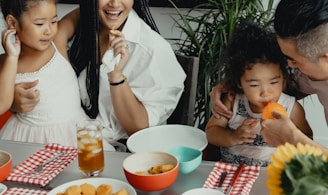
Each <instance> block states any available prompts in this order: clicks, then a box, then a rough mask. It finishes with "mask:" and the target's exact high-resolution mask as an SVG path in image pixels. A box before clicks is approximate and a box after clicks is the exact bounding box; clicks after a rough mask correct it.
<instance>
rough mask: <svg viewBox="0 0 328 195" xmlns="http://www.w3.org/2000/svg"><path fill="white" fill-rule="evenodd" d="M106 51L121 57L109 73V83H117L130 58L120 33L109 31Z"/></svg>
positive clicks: (127, 47)
mask: <svg viewBox="0 0 328 195" xmlns="http://www.w3.org/2000/svg"><path fill="white" fill-rule="evenodd" d="M108 49H113V51H114V56H117V55H118V54H120V55H121V59H120V61H119V63H118V64H116V66H115V68H114V70H113V71H112V72H110V73H109V77H110V80H111V82H119V81H120V80H121V79H122V70H123V68H124V66H125V65H126V64H127V62H128V60H129V58H130V51H129V46H128V44H127V42H126V40H125V37H124V34H123V33H122V32H121V31H119V30H110V32H109V48H108Z"/></svg>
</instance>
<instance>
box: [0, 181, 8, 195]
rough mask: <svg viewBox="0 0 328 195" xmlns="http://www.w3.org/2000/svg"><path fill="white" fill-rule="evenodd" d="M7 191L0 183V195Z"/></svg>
mask: <svg viewBox="0 0 328 195" xmlns="http://www.w3.org/2000/svg"><path fill="white" fill-rule="evenodd" d="M6 191H7V186H6V185H5V184H2V183H0V195H2V194H4V193H5V192H6Z"/></svg>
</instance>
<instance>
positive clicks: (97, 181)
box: [47, 177, 137, 195]
mask: <svg viewBox="0 0 328 195" xmlns="http://www.w3.org/2000/svg"><path fill="white" fill-rule="evenodd" d="M84 183H88V184H92V185H93V186H95V187H96V188H97V187H98V186H99V185H101V184H108V185H111V186H112V187H113V192H117V191H119V190H120V189H122V188H125V189H126V191H127V192H128V194H129V195H137V192H136V190H135V189H134V188H133V187H132V186H131V185H130V184H128V183H126V182H123V181H121V180H117V179H111V178H100V177H95V178H85V179H79V180H74V181H71V182H67V183H64V184H62V185H60V186H58V187H56V188H54V189H52V190H51V191H50V192H48V194H47V195H56V194H57V193H64V192H65V191H66V189H67V188H68V187H70V186H72V185H81V184H84Z"/></svg>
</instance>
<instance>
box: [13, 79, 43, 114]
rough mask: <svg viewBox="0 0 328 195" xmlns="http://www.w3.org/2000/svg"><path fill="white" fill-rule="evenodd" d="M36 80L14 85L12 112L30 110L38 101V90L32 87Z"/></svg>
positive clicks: (36, 82)
mask: <svg viewBox="0 0 328 195" xmlns="http://www.w3.org/2000/svg"><path fill="white" fill-rule="evenodd" d="M37 84H38V81H34V82H30V83H19V84H17V85H15V93H14V102H13V104H12V107H11V109H10V110H11V111H12V112H22V113H24V112H30V111H32V110H33V109H34V107H35V106H36V105H37V104H38V102H39V101H40V91H39V90H33V89H32V88H33V87H35V86H36V85H37Z"/></svg>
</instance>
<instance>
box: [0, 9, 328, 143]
mask: <svg viewBox="0 0 328 195" xmlns="http://www.w3.org/2000/svg"><path fill="white" fill-rule="evenodd" d="M76 7H77V5H74V4H58V16H59V18H61V17H62V16H63V15H64V14H66V13H67V12H69V11H70V10H72V9H74V8H76ZM182 11H183V12H184V11H186V9H182ZM151 13H152V14H153V17H154V20H155V22H156V24H157V25H158V28H159V31H160V32H161V34H162V36H163V37H164V38H166V39H172V38H179V37H180V31H179V29H178V28H176V27H175V26H174V20H173V19H172V17H177V16H176V11H175V9H173V8H158V7H153V8H151ZM1 18H2V15H1ZM1 18H0V19H1ZM4 27H5V24H4V22H3V20H2V21H1V22H0V30H1V31H2V29H3V28H4ZM172 47H175V46H174V45H172ZM0 53H3V48H2V46H1V47H0ZM299 102H300V103H301V104H302V105H303V106H304V109H305V112H306V118H307V119H308V121H309V123H310V125H311V127H312V129H313V132H314V138H315V140H316V141H318V142H319V143H321V144H323V145H326V146H328V128H327V124H326V122H325V117H324V113H323V108H322V106H321V104H320V103H319V101H318V99H317V97H316V96H315V95H314V96H309V97H307V98H305V99H304V100H300V101H299Z"/></svg>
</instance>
